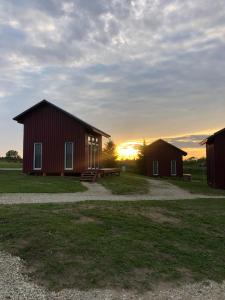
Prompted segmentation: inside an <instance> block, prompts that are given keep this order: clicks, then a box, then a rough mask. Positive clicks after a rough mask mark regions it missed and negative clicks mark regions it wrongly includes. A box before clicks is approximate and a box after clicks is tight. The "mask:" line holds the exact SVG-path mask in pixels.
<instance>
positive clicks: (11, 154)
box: [5, 150, 21, 160]
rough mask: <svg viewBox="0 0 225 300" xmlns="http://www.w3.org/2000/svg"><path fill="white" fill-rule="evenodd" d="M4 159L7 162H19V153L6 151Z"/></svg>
mask: <svg viewBox="0 0 225 300" xmlns="http://www.w3.org/2000/svg"><path fill="white" fill-rule="evenodd" d="M5 157H6V159H8V160H21V157H20V156H19V153H18V151H16V150H9V151H7V152H6V155H5Z"/></svg>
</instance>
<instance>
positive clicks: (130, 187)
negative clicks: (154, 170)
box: [98, 173, 149, 195]
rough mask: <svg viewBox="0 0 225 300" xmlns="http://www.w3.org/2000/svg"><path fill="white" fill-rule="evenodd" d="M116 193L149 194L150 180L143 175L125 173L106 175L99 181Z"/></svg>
mask: <svg viewBox="0 0 225 300" xmlns="http://www.w3.org/2000/svg"><path fill="white" fill-rule="evenodd" d="M98 182H99V183H101V184H102V185H103V186H104V187H105V188H107V189H109V190H111V191H112V193H113V194H116V195H131V194H147V193H148V192H149V182H148V181H147V180H146V179H145V178H144V177H141V176H137V175H132V174H126V173H125V174H124V173H121V175H120V176H115V175H114V176H105V177H103V178H101V179H99V181H98Z"/></svg>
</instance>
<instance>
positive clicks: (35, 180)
mask: <svg viewBox="0 0 225 300" xmlns="http://www.w3.org/2000/svg"><path fill="white" fill-rule="evenodd" d="M85 190H86V188H85V187H84V186H83V185H81V183H80V182H79V179H78V178H76V177H69V176H65V177H60V176H34V175H26V174H23V173H22V172H21V171H0V193H74V192H82V191H85Z"/></svg>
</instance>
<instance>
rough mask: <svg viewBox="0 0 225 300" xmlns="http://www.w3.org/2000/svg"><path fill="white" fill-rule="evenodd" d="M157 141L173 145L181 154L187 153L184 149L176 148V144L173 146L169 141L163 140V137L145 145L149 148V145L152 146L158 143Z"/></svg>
mask: <svg viewBox="0 0 225 300" xmlns="http://www.w3.org/2000/svg"><path fill="white" fill-rule="evenodd" d="M159 142H160V143H164V144H166V145H169V146H170V147H173V148H174V149H176V150H177V151H178V152H180V153H181V154H182V155H183V156H186V155H187V152H185V151H183V150H181V149H180V148H177V147H176V146H174V145H172V144H170V143H168V142H166V141H164V140H163V139H158V140H156V141H154V142H153V143H151V144H149V145H147V147H149V148H150V147H151V146H153V145H154V144H156V143H159Z"/></svg>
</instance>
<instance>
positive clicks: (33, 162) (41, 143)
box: [33, 143, 42, 170]
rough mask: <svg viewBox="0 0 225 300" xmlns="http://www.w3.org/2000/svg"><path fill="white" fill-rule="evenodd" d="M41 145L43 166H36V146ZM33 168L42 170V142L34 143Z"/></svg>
mask: <svg viewBox="0 0 225 300" xmlns="http://www.w3.org/2000/svg"><path fill="white" fill-rule="evenodd" d="M36 145H41V167H40V168H35V146H36ZM33 170H42V143H34V156H33Z"/></svg>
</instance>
